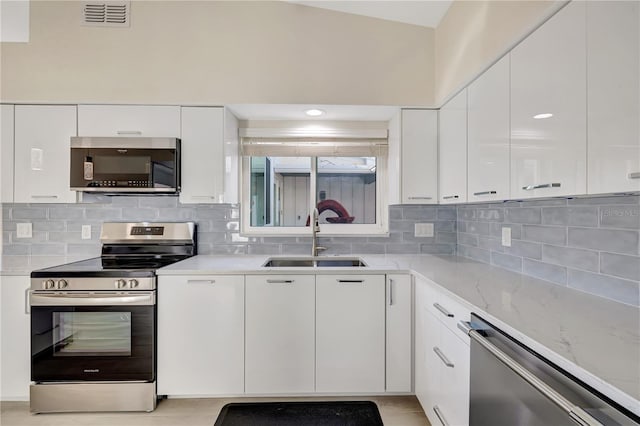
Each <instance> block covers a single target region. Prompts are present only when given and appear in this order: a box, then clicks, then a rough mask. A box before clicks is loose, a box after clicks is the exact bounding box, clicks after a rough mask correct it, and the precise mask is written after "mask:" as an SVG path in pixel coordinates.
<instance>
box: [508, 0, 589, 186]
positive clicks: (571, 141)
mask: <svg viewBox="0 0 640 426" xmlns="http://www.w3.org/2000/svg"><path fill="white" fill-rule="evenodd" d="M585 3H586V2H579V1H574V2H571V3H569V5H567V6H566V7H564V8H563V9H562V10H560V11H559V12H558V13H557V14H556V15H554V16H553V17H552V18H551V19H550V20H549V21H547V22H546V23H545V24H544V25H543V26H542V27H540V28H539V29H538V30H537V31H536V32H534V33H533V34H531V35H530V36H529V37H528V38H527V39H525V40H524V41H523V42H522V43H521V44H520V45H518V46H517V47H516V48H515V49H513V50H512V52H511V198H529V197H547V196H557V195H572V194H584V193H586V158H587V152H586V149H587V135H586V129H587V123H586V101H587V99H586V90H585V88H586V84H587V82H586V38H585V32H586V17H585V8H586V5H585ZM542 114H544V115H542ZM549 114H552V115H551V116H549ZM542 117H548V118H542Z"/></svg>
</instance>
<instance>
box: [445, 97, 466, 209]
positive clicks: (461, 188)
mask: <svg viewBox="0 0 640 426" xmlns="http://www.w3.org/2000/svg"><path fill="white" fill-rule="evenodd" d="M438 152H439V170H440V174H439V176H440V178H439V184H440V203H442V204H447V203H461V202H466V201H467V89H464V90H463V91H462V92H460V93H458V94H457V95H456V96H455V97H454V98H452V99H451V100H450V101H449V102H447V104H446V105H444V106H443V107H442V109H441V110H440V141H439V150H438Z"/></svg>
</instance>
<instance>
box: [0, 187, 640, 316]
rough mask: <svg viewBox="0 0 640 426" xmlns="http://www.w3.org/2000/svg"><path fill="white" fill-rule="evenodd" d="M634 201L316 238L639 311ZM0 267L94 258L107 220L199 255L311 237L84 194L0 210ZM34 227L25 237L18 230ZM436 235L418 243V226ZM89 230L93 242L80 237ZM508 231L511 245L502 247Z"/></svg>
mask: <svg viewBox="0 0 640 426" xmlns="http://www.w3.org/2000/svg"><path fill="white" fill-rule="evenodd" d="M639 207H640V196H638V195H626V196H610V197H585V198H575V199H563V198H549V199H541V200H531V201H508V202H492V203H485V204H473V205H460V206H455V205H452V206H428V205H425V206H416V205H411V206H407V205H403V206H391V207H390V208H389V218H390V233H389V235H386V236H367V237H362V236H360V237H322V235H321V236H320V237H321V239H320V244H321V245H323V246H327V247H328V248H329V250H327V251H326V252H323V254H358V253H361V254H385V253H388V254H401V253H402V254H405V253H406V254H414V253H429V254H456V253H457V254H458V255H459V256H464V257H469V258H472V259H475V260H477V261H480V262H484V263H488V264H493V265H495V266H497V267H501V268H505V269H509V270H513V271H518V272H522V273H523V274H526V275H532V276H535V277H537V278H540V279H543V280H547V281H550V282H554V283H557V284H560V285H569V286H570V287H572V288H576V289H579V290H581V291H585V292H589V293H592V294H595V295H597V296H601V297H606V298H609V299H614V300H617V301H620V302H623V303H627V304H632V305H638V304H639V303H640V300H639V299H640V296H639V295H638V293H639V292H640V241H639V240H640V215H639V212H638V210H639ZM2 212H3V218H2V220H3V228H2V229H3V233H2V234H3V236H2V237H3V238H2V244H3V262H2V266H3V268H7V269H14V270H23V271H27V270H30V269H36V268H40V267H45V266H51V265H54V264H59V263H64V262H68V261H74V260H79V259H82V258H86V257H93V256H98V255H99V253H100V241H99V233H100V225H101V224H102V222H104V221H109V220H115V221H134V220H155V221H180V220H193V221H195V222H196V223H198V230H199V237H200V239H199V242H198V250H199V253H201V254H240V255H241V254H250V253H260V254H274V255H282V254H293V255H305V254H309V253H310V250H311V240H310V238H308V237H245V236H241V235H240V234H239V228H240V223H239V216H240V209H239V206H238V205H229V204H222V205H204V204H195V205H193V204H189V205H181V204H180V203H179V201H178V198H177V197H137V196H131V197H104V196H87V197H85V200H84V202H83V203H80V204H3V205H2ZM20 222H31V223H33V237H32V238H31V239H18V238H16V224H17V223H20ZM425 222H426V223H433V224H434V230H435V236H434V237H428V238H424V237H415V236H414V235H415V234H414V230H415V229H414V228H415V224H416V223H425ZM82 225H91V226H92V234H91V239H89V240H82V239H81V232H80V231H81V228H82ZM503 227H509V228H511V238H512V241H511V247H505V246H503V245H502V244H501V236H502V228H503Z"/></svg>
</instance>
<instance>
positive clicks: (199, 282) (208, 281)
mask: <svg viewBox="0 0 640 426" xmlns="http://www.w3.org/2000/svg"><path fill="white" fill-rule="evenodd" d="M215 283H216V280H187V284H215Z"/></svg>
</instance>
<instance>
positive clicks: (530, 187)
mask: <svg viewBox="0 0 640 426" xmlns="http://www.w3.org/2000/svg"><path fill="white" fill-rule="evenodd" d="M544 188H560V184H559V183H543V184H540V185H527V186H523V187H522V189H524V190H525V191H531V190H533V189H544Z"/></svg>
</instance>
